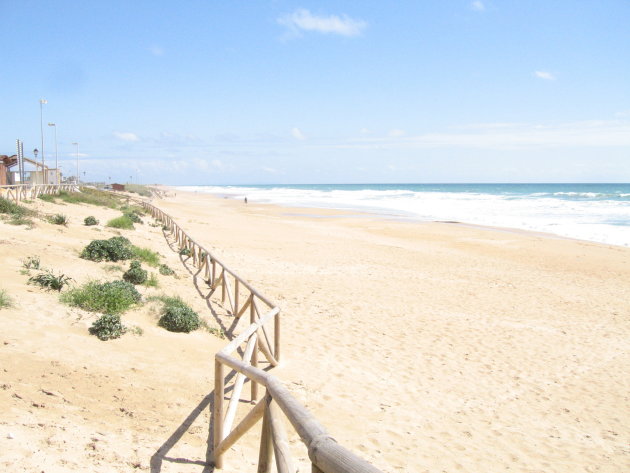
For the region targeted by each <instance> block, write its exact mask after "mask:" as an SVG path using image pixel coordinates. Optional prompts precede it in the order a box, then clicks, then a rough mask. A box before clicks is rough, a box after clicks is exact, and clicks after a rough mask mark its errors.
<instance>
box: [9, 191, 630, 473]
mask: <svg viewBox="0 0 630 473" xmlns="http://www.w3.org/2000/svg"><path fill="white" fill-rule="evenodd" d="M176 192H177V194H176V197H168V198H165V199H155V200H154V202H153V203H154V204H155V205H157V206H158V207H160V208H161V209H163V210H164V211H166V212H167V213H169V214H170V215H171V216H172V217H173V218H174V219H175V220H176V221H177V222H178V223H179V224H180V225H181V226H182V227H183V228H184V229H185V230H186V231H187V232H188V233H189V235H191V237H192V238H194V239H195V240H196V241H198V242H199V243H200V244H202V245H203V246H205V247H206V248H208V249H209V250H210V251H212V252H213V253H214V254H215V255H216V257H218V258H219V259H221V261H222V262H224V263H225V264H227V265H228V266H229V267H230V268H232V269H234V270H235V271H237V272H238V273H239V275H241V276H242V277H243V278H245V279H246V280H248V281H249V282H250V283H252V284H253V286H254V287H256V288H257V289H258V290H259V291H260V292H261V293H262V294H264V295H265V296H267V297H269V298H270V299H272V300H274V301H276V302H277V303H278V304H279V306H280V307H281V309H282V331H283V337H282V340H283V345H282V353H283V358H282V363H281V365H280V366H279V367H278V368H276V369H274V370H273V371H272V372H273V374H274V375H276V376H277V377H279V378H280V379H281V380H282V381H283V382H284V384H285V385H286V387H287V388H288V389H289V390H290V391H291V392H292V393H293V394H294V395H295V396H296V397H297V398H298V399H299V400H300V401H301V402H302V403H303V404H304V405H305V406H306V407H307V408H308V409H309V410H310V411H311V412H312V413H313V414H314V415H315V416H316V417H317V418H318V419H319V421H320V422H321V423H322V424H323V425H324V426H325V427H326V428H327V429H328V431H329V432H330V433H331V435H332V436H333V437H334V438H336V439H337V441H338V442H339V443H341V444H342V445H344V446H346V447H348V448H350V449H351V450H353V451H355V452H356V453H358V454H359V455H361V456H362V457H364V458H366V459H367V460H368V461H370V462H371V463H373V464H374V465H375V466H377V467H378V468H380V469H382V470H383V471H385V472H403V471H404V472H423V471H428V472H442V471H446V472H459V471H468V472H478V471H492V472H494V471H515V472H582V471H583V472H593V471H598V472H623V471H628V470H629V469H630V448H629V447H628V445H629V443H630V442H629V441H630V428H629V426H630V410H629V409H628V405H629V403H628V393H629V387H630V386H629V384H630V383H629V381H628V379H629V377H628V372H629V371H630V370H629V368H630V355H629V350H628V347H629V340H630V338H629V335H630V322H629V320H630V317H629V315H630V308H629V304H628V301H629V300H630V250H629V249H627V248H621V247H614V246H606V245H600V244H595V243H589V242H582V241H574V240H563V239H555V238H547V237H545V236H543V235H534V234H527V233H522V232H504V231H496V230H493V229H484V228H473V227H468V226H464V225H456V224H446V223H422V222H402V221H394V220H385V219H381V218H377V217H373V216H369V215H356V214H348V213H344V212H336V211H320V210H314V209H294V208H291V209H288V208H282V207H277V206H271V205H262V204H257V203H254V202H251V201H250V203H249V204H247V205H245V204H244V203H243V202H242V201H235V200H228V199H221V198H216V197H212V196H209V195H205V194H201V193H185V192H181V191H179V190H178V191H176ZM36 205H38V206H40V207H41V209H42V210H44V211H46V212H49V213H57V212H63V213H66V214H68V215H69V216H70V218H71V224H70V226H69V228H59V227H58V226H54V225H50V224H48V223H45V222H38V223H37V228H35V229H32V230H26V229H25V228H24V227H13V226H9V225H6V224H5V223H0V235H1V236H0V240H1V242H0V243H1V245H0V257H1V262H2V265H1V266H0V288H3V289H6V290H7V291H8V292H10V293H11V294H12V295H14V299H15V300H16V306H17V307H16V308H12V309H2V310H0V324H1V325H0V327H1V329H2V336H1V338H0V343H1V344H0V366H2V372H1V373H0V374H1V375H2V379H1V380H0V385H2V389H1V390H0V408H1V409H2V412H3V416H2V419H1V421H0V466H2V468H4V469H9V467H11V468H12V469H13V470H14V471H46V472H47V473H49V472H55V471H75V470H76V471H78V470H81V471H84V470H89V471H133V470H137V469H139V470H145V471H153V472H157V471H163V472H179V471H182V472H183V471H186V472H187V471H194V472H201V471H204V466H203V462H205V461H207V459H208V452H207V446H206V443H207V440H208V422H209V414H208V404H209V398H208V395H209V393H210V392H211V391H212V389H213V384H212V383H213V379H212V374H213V373H212V371H213V355H214V353H215V352H216V351H217V350H219V349H220V348H221V347H222V346H224V345H225V344H226V343H227V342H226V340H221V339H219V338H217V337H215V336H213V335H212V334H210V333H207V332H202V331H198V332H195V333H193V334H189V335H185V334H172V333H168V332H166V331H164V330H163V329H160V328H158V327H157V326H156V324H155V321H156V319H157V315H156V310H157V309H155V307H152V306H151V304H149V306H147V307H144V308H142V309H138V310H135V311H132V312H130V313H128V314H126V315H125V316H124V318H125V320H126V321H128V323H130V324H132V325H137V326H140V327H142V328H143V329H144V334H143V335H142V336H138V335H133V334H127V335H125V336H124V337H122V338H121V339H119V340H114V341H110V342H100V341H98V340H97V339H96V338H95V337H92V336H90V335H88V333H87V327H89V325H90V324H91V322H92V321H93V320H94V319H95V318H96V316H94V315H93V314H88V313H85V312H84V311H81V310H78V309H74V308H68V307H67V306H64V305H62V304H60V303H59V302H58V300H57V295H56V294H55V293H46V292H43V291H41V290H40V289H39V288H36V287H34V286H27V285H26V280H27V279H28V276H26V275H21V274H20V269H21V263H20V261H21V260H23V259H24V258H25V257H27V256H29V255H33V254H39V255H40V256H41V259H42V263H43V264H44V266H47V267H52V268H55V269H59V270H63V272H66V273H67V274H69V275H71V276H72V277H73V278H75V279H76V280H77V282H83V281H85V280H87V279H88V278H90V277H92V278H97V277H98V278H106V277H109V278H110V279H111V278H112V275H111V273H107V272H106V271H105V270H104V269H103V267H104V266H105V264H103V263H101V264H97V263H90V262H85V261H83V260H79V259H78V258H77V257H76V255H77V254H78V252H79V251H80V249H81V248H82V247H83V246H85V244H87V242H89V240H90V239H93V238H108V237H109V236H113V235H115V234H116V233H117V232H115V231H114V230H112V229H105V228H103V227H102V226H99V227H98V228H89V227H83V226H82V225H81V224H80V222H82V220H83V218H84V217H85V216H87V215H90V214H93V215H96V216H97V218H99V219H100V220H101V221H106V220H107V218H111V217H113V216H117V215H119V212H116V211H112V210H103V209H100V208H95V207H90V206H86V205H80V206H61V205H59V204H48V203H44V202H38V203H37V204H36ZM73 222H74V223H73ZM121 233H122V234H124V235H125V236H127V237H128V238H130V239H131V240H132V242H133V243H134V244H136V245H139V246H146V247H150V248H153V249H155V250H157V251H159V252H160V253H161V254H162V255H164V260H165V261H166V262H167V263H168V264H169V266H171V267H173V268H175V269H176V271H177V275H178V276H179V279H175V278H172V277H171V278H170V279H169V278H168V277H164V276H160V284H161V288H160V289H159V290H157V292H156V293H161V292H164V293H168V294H180V295H181V296H182V297H184V298H185V299H186V300H187V301H189V303H190V304H191V305H192V306H193V307H194V308H195V309H196V310H198V311H199V312H200V313H201V314H202V315H203V316H204V318H205V319H206V320H208V323H209V324H210V325H213V324H214V325H213V326H217V325H222V326H224V327H229V326H230V325H231V324H232V322H233V320H232V319H231V317H230V316H229V315H226V313H225V311H224V310H223V309H222V308H221V306H220V304H218V303H217V302H214V303H213V305H212V309H213V310H214V311H215V313H216V317H215V316H213V315H212V313H211V311H210V309H209V308H208V307H207V306H206V304H205V301H204V299H203V297H202V295H200V294H199V292H198V291H197V290H196V288H195V287H194V286H193V284H192V277H191V274H190V272H189V271H188V270H187V269H186V267H185V266H183V265H182V263H181V260H180V257H179V256H178V255H177V253H176V252H174V251H173V250H172V249H170V248H169V246H168V245H167V243H166V241H165V239H164V236H163V235H162V231H161V229H160V228H159V227H149V226H148V225H143V226H139V228H138V229H137V230H136V231H134V232H124V231H122V232H121ZM149 292H150V291H149ZM244 326H245V322H243V325H239V329H242V328H243V327H244ZM246 392H247V391H246ZM47 393H52V394H47ZM245 412H246V410H245V409H244V408H243V409H242V411H241V412H240V415H239V416H242V415H244V413H245ZM188 424H190V425H188ZM182 425H184V426H185V428H180V427H181V426H182ZM258 432H259V426H257V427H256V428H255V429H254V431H252V432H250V433H248V434H247V435H246V436H245V437H244V438H243V439H242V440H241V441H240V442H239V443H238V444H237V445H236V446H235V447H233V448H232V449H231V450H229V451H228V452H227V453H226V456H225V460H224V461H225V469H224V471H234V472H241V471H242V472H245V471H255V466H254V465H255V464H256V461H257V446H258ZM9 434H11V435H10V436H11V437H13V438H8V436H9ZM291 447H292V450H293V452H294V454H295V458H296V460H297V463H298V464H299V465H300V471H308V469H307V462H306V452H305V450H304V448H302V447H301V444H300V443H299V441H297V440H296V436H295V435H294V433H293V432H292V433H291ZM156 452H157V453H156ZM205 471H211V470H208V469H206V470H205Z"/></svg>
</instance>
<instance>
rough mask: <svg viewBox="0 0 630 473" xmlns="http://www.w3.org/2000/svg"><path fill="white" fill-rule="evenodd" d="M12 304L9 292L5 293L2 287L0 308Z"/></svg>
mask: <svg viewBox="0 0 630 473" xmlns="http://www.w3.org/2000/svg"><path fill="white" fill-rule="evenodd" d="M12 306H13V301H12V300H11V298H10V297H9V294H7V291H5V290H4V289H0V309H5V308H7V307H12Z"/></svg>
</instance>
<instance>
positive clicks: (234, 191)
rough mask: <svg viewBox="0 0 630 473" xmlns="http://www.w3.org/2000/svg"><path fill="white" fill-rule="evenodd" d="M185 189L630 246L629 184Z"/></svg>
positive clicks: (332, 185) (276, 202) (307, 186)
mask: <svg viewBox="0 0 630 473" xmlns="http://www.w3.org/2000/svg"><path fill="white" fill-rule="evenodd" d="M181 189H185V190H189V191H197V192H207V193H212V194H219V195H225V196H228V197H233V198H240V199H242V198H243V197H244V196H247V198H248V200H249V201H250V202H267V203H275V204H279V205H284V206H299V207H314V208H334V209H343V210H356V211H361V212H371V213H376V214H381V215H388V216H395V217H397V218H408V219H415V220H423V221H458V222H464V223H471V224H477V225H488V226H498V227H508V228H517V229H523V230H533V231H541V232H547V233H553V234H556V235H560V236H565V237H570V238H577V239H582V240H589V241H596V242H601V243H609V244H614V245H622V246H630V184H308V185H256V186H190V187H181Z"/></svg>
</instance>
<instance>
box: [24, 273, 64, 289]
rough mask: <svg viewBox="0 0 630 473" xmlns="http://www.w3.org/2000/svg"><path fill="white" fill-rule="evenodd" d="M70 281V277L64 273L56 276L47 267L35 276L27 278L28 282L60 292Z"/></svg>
mask: <svg viewBox="0 0 630 473" xmlns="http://www.w3.org/2000/svg"><path fill="white" fill-rule="evenodd" d="M70 281H72V278H71V277H69V276H66V275H65V274H58V275H57V276H55V274H54V273H53V272H52V271H51V270H49V269H47V270H45V271H43V272H41V273H39V274H37V275H35V276H31V277H30V278H29V279H28V283H29V284H34V285H37V286H40V287H43V288H44V289H48V290H49V291H50V290H51V291H58V292H60V291H61V289H63V287H64V286H66V285H67V284H69V283H70Z"/></svg>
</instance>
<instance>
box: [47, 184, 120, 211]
mask: <svg viewBox="0 0 630 473" xmlns="http://www.w3.org/2000/svg"><path fill="white" fill-rule="evenodd" d="M53 197H56V198H58V199H60V200H62V201H63V202H66V203H68V204H91V205H97V206H100V207H108V208H110V209H117V208H120V206H121V204H122V202H123V198H122V197H121V196H118V195H116V194H113V193H111V192H106V191H101V190H98V189H90V188H88V187H83V188H82V189H81V192H66V191H61V192H59V194H58V195H57V196H53Z"/></svg>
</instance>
